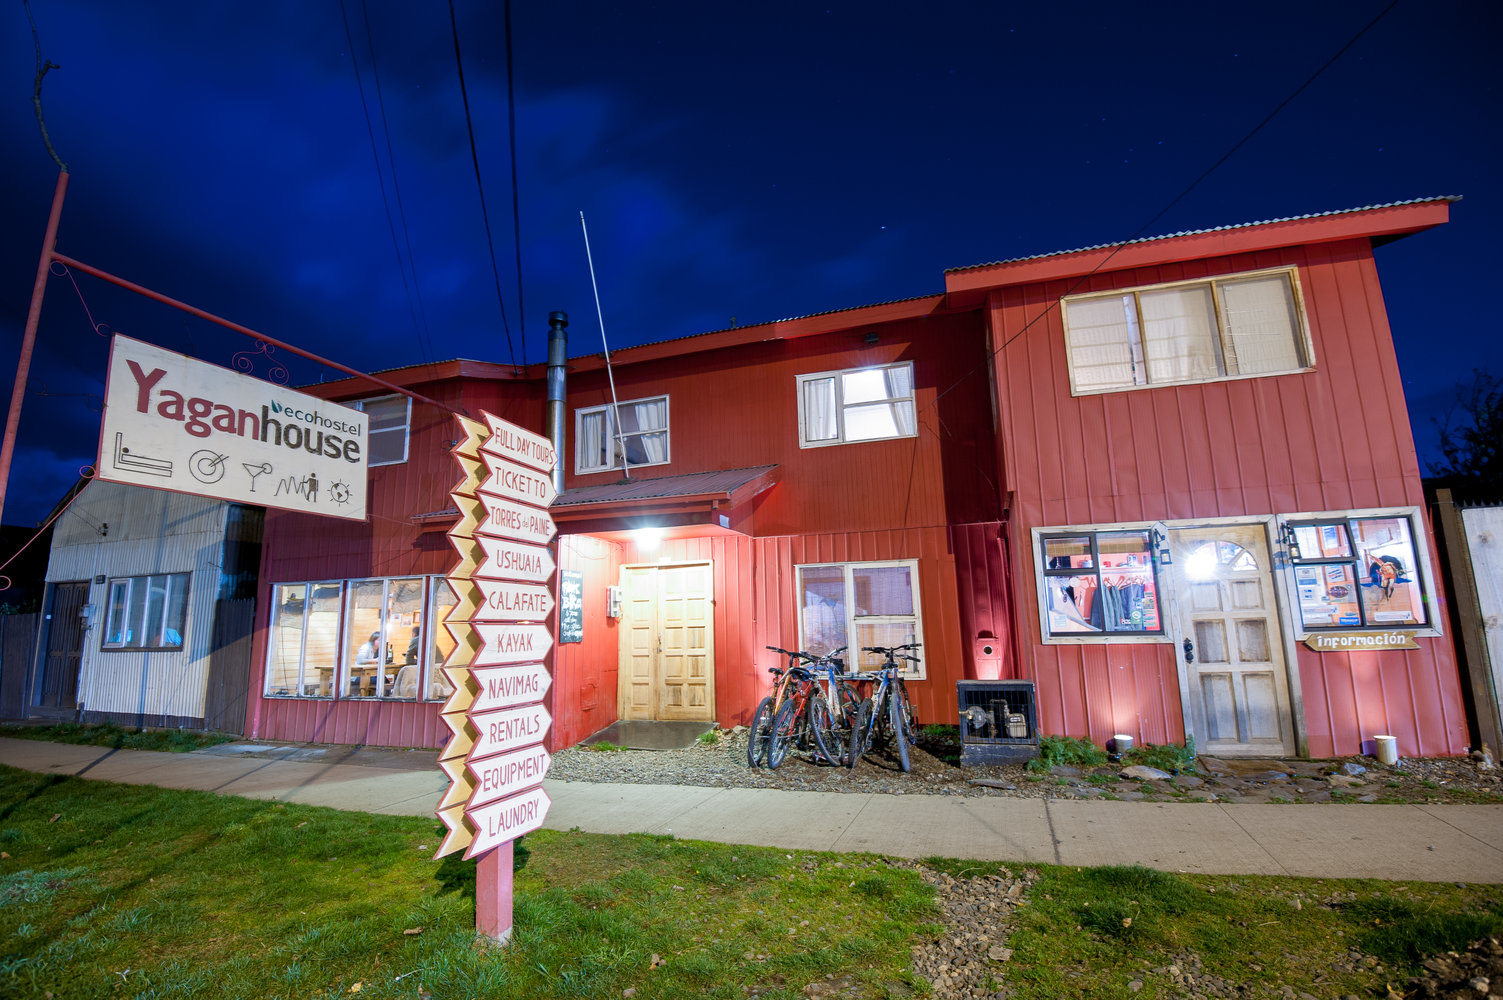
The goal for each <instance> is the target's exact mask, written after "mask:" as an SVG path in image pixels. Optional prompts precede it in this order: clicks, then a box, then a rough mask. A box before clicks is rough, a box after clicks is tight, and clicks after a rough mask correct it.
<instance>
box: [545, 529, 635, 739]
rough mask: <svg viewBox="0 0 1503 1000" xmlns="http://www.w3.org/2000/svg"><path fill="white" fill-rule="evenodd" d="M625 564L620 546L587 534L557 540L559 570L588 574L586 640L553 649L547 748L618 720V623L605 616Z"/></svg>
mask: <svg viewBox="0 0 1503 1000" xmlns="http://www.w3.org/2000/svg"><path fill="white" fill-rule="evenodd" d="M621 562H622V560H621V545H620V544H619V543H615V542H610V541H606V540H605V539H601V538H593V537H590V536H588V535H562V536H560V537H559V541H558V565H559V568H560V569H571V570H578V571H579V572H581V573H583V574H584V641H583V642H571V643H567V644H564V645H558V646H554V647H553V664H552V669H553V685H552V687H550V688H549V691H548V695H549V712H550V714H551V715H552V716H553V728H552V729H551V730H550V731H549V734H548V746H549V747H552V748H554V749H557V748H558V747H568V746H573V745H574V744H576V743H578V742H579V741H580V740H582V739H584V738H585V737H586V736H590V735H592V734H594V733H598V732H599V731H600V730H602V729H604V728H605V727H606V726H608V725H610V724H611V723H612V722H615V721H616V679H617V666H618V664H619V661H620V657H619V650H618V644H619V641H620V640H619V632H618V630H617V624H618V621H619V619H615V618H607V617H606V615H605V611H606V606H605V598H606V593H605V591H606V588H607V587H614V586H616V584H617V583H618V582H619V580H620V577H621ZM554 617H555V619H556V618H557V612H555V614H554Z"/></svg>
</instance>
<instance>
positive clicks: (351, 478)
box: [95, 334, 370, 521]
mask: <svg viewBox="0 0 1503 1000" xmlns="http://www.w3.org/2000/svg"><path fill="white" fill-rule="evenodd" d="M369 424H370V419H369V417H368V416H367V415H366V414H364V413H362V412H360V411H359V410H352V409H350V408H349V407H347V406H342V405H340V404H339V403H331V402H329V401H328V400H326V399H319V398H318V397H316V396H309V395H307V394H306V393H301V392H295V391H293V390H292V389H284V388H283V387H281V386H278V385H273V384H272V383H270V382H265V381H262V380H261V379H258V378H252V377H251V376H249V375H242V374H241V373H239V372H236V371H231V370H230V369H228V368H220V367H219V366H218V365H211V364H207V363H205V362H203V361H198V360H195V359H193V358H189V357H185V356H184V355H181V354H177V353H174V352H172V351H165V350H163V349H162V348H160V347H155V346H153V345H151V344H145V343H142V342H141V341H139V340H132V339H131V338H129V337H122V336H120V335H119V334H116V335H115V338H114V343H113V344H112V346H111V349H110V370H109V380H108V382H107V383H106V385H105V394H104V426H103V430H102V433H101V435H100V441H99V460H98V462H97V463H96V464H95V469H96V470H97V477H98V478H99V479H105V480H109V481H110V482H116V483H128V484H130V485H132V486H147V487H151V488H153V489H162V490H175V491H177V492H179V493H192V494H195V495H197V496H205V497H212V498H213V499H216V500H229V501H233V502H235V503H245V504H255V505H257V506H262V507H276V508H280V509H282V510H297V511H302V512H304V513H306V514H323V515H325V516H328V517H343V518H349V519H351V520H355V521H363V520H365V519H366V512H365V504H366V496H365V484H366V463H367V461H368V459H369V455H368V445H369V434H368V431H369Z"/></svg>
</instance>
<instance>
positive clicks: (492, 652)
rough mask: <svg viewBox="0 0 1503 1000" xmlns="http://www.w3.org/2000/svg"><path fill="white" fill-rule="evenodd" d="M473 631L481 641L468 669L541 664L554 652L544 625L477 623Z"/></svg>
mask: <svg viewBox="0 0 1503 1000" xmlns="http://www.w3.org/2000/svg"><path fill="white" fill-rule="evenodd" d="M474 627H475V631H476V633H478V634H479V636H480V638H481V639H482V640H484V641H483V643H482V645H481V647H480V652H478V653H476V654H475V659H474V660H472V661H471V662H470V666H471V668H474V667H495V666H502V665H504V664H507V663H527V662H528V661H530V660H541V659H542V658H543V657H544V656H546V655H547V654H548V650H550V649H552V648H553V634H552V633H551V632H549V631H548V626H546V625H519V624H514V623H512V622H506V623H504V624H499V625H498V624H495V623H492V622H476V623H475V626H474Z"/></svg>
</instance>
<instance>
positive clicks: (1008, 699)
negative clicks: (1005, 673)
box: [955, 681, 1039, 767]
mask: <svg viewBox="0 0 1503 1000" xmlns="http://www.w3.org/2000/svg"><path fill="white" fill-rule="evenodd" d="M955 687H956V695H957V698H958V700H959V704H960V763H961V766H962V767H966V766H972V765H977V764H1020V763H1022V762H1024V761H1027V760H1032V759H1033V758H1034V757H1037V756H1038V754H1039V713H1038V695H1037V691H1036V689H1035V687H1034V684H1033V681H958V682H957V683H956V685H955Z"/></svg>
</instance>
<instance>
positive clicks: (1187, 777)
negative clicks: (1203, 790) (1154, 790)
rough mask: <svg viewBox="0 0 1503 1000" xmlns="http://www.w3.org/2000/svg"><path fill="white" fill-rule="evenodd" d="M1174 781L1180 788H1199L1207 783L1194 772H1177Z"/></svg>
mask: <svg viewBox="0 0 1503 1000" xmlns="http://www.w3.org/2000/svg"><path fill="white" fill-rule="evenodd" d="M1174 783H1175V784H1176V785H1178V786H1179V787H1180V788H1199V787H1200V786H1201V785H1204V784H1205V781H1204V780H1202V779H1200V778H1197V777H1195V775H1193V774H1176V775H1175V776H1174Z"/></svg>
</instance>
